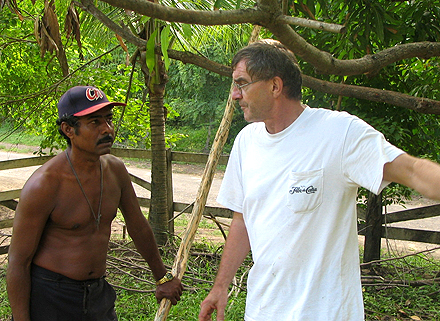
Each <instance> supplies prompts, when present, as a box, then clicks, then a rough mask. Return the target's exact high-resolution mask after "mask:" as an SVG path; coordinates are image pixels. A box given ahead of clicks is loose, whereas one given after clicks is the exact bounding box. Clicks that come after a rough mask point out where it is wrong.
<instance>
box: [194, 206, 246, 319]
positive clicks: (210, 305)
mask: <svg viewBox="0 0 440 321" xmlns="http://www.w3.org/2000/svg"><path fill="white" fill-rule="evenodd" d="M249 251H250V245H249V238H248V234H247V230H246V226H245V224H244V220H243V214H241V213H234V217H233V219H232V223H231V227H230V229H229V234H228V238H227V239H226V245H225V249H224V251H223V255H222V260H221V262H220V268H219V271H218V273H217V277H216V279H215V282H214V286H213V287H212V289H211V292H209V294H208V296H207V297H206V298H205V300H204V301H203V302H202V304H201V309H200V313H199V321H208V320H211V315H212V313H213V312H214V310H217V321H222V320H224V319H225V308H226V304H227V302H228V288H229V284H230V283H231V281H232V278H233V277H234V275H235V273H236V272H237V270H238V268H239V267H240V265H241V264H242V263H243V261H244V259H245V258H246V255H247V254H248V253H249Z"/></svg>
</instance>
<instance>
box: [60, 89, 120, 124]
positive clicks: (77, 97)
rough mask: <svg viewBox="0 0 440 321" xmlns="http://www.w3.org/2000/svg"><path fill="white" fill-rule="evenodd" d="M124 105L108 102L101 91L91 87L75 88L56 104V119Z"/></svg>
mask: <svg viewBox="0 0 440 321" xmlns="http://www.w3.org/2000/svg"><path fill="white" fill-rule="evenodd" d="M125 105H126V104H125V103H119V102H110V101H108V99H107V96H106V95H105V94H104V92H103V91H102V90H99V89H98V88H95V87H92V86H75V87H72V88H70V89H69V90H68V91H66V92H65V93H64V95H62V96H61V98H60V101H59V102H58V117H59V118H61V117H68V116H72V115H73V116H85V115H89V114H91V113H94V112H95V111H97V110H100V109H101V108H104V107H106V106H125Z"/></svg>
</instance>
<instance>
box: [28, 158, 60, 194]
mask: <svg viewBox="0 0 440 321" xmlns="http://www.w3.org/2000/svg"><path fill="white" fill-rule="evenodd" d="M62 155H63V154H60V155H57V156H55V157H54V158H52V159H51V160H49V161H47V162H46V163H45V164H43V165H42V166H41V167H40V168H38V169H37V170H36V171H35V172H34V173H33V174H32V175H31V177H30V178H29V179H28V181H27V182H26V184H25V185H24V187H23V190H26V189H35V188H37V189H41V188H43V189H47V190H53V191H56V190H57V189H58V188H59V184H60V182H62V180H63V178H64V177H65V175H66V166H65V163H63V157H62Z"/></svg>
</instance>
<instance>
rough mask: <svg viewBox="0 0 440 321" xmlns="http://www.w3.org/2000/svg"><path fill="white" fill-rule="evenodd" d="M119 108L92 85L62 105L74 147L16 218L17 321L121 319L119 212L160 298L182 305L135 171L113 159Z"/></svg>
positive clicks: (39, 179) (12, 278)
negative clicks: (114, 233)
mask: <svg viewBox="0 0 440 321" xmlns="http://www.w3.org/2000/svg"><path fill="white" fill-rule="evenodd" d="M115 105H124V104H123V103H115V102H109V101H108V99H107V97H106V96H105V94H104V93H103V92H102V91H100V90H98V89H96V88H94V87H90V86H77V87H73V88H71V89H69V90H68V91H67V92H66V93H65V94H64V95H63V96H62V97H61V99H60V101H59V103H58V115H59V119H58V121H57V124H58V125H59V131H60V134H61V135H63V136H64V137H65V138H66V140H67V142H68V148H67V149H66V150H65V151H64V152H62V153H60V154H59V155H57V156H56V157H54V158H53V159H51V160H50V161H48V162H47V163H46V164H44V165H43V166H41V167H40V168H39V169H38V170H36V171H35V173H34V174H33V175H32V176H31V177H30V178H29V180H28V181H27V182H26V184H25V185H24V187H23V190H22V192H21V196H20V202H19V204H18V207H17V210H16V213H15V218H14V227H13V234H12V239H11V244H10V249H9V265H8V271H7V291H8V295H9V301H10V304H11V309H12V314H13V318H14V320H15V321H22V320H27V321H29V320H32V321H37V320H44V321H53V320H60V321H61V320H62V321H79V320H100V321H101V320H117V317H116V313H115V311H114V302H115V299H116V294H115V291H114V290H113V288H112V287H111V286H110V285H109V284H108V283H107V282H106V280H105V278H104V275H105V271H106V256H107V248H108V243H109V239H110V233H111V223H112V221H113V219H114V218H115V216H116V212H117V209H118V208H119V209H120V210H121V212H122V214H123V216H124V219H125V224H126V225H127V229H128V232H129V234H130V236H131V237H132V239H133V241H134V243H135V245H136V247H137V249H138V251H139V253H140V254H141V255H142V256H143V257H144V259H145V260H146V261H147V263H148V264H149V266H150V268H151V270H152V272H153V276H154V278H155V279H156V281H157V282H156V284H157V285H158V286H157V289H156V298H157V300H158V301H160V300H161V299H162V298H167V299H169V300H171V302H172V304H176V303H177V301H178V300H180V295H181V294H182V285H181V283H180V280H178V279H177V278H174V277H172V275H170V274H169V273H167V270H166V268H165V266H164V264H163V262H162V259H161V257H160V254H159V250H158V248H157V245H156V242H155V239H154V235H153V233H152V230H151V227H150V225H149V223H148V221H147V219H146V218H145V216H144V215H143V214H142V212H141V210H140V208H139V204H138V201H137V198H136V194H135V192H134V189H133V186H132V183H131V181H130V177H129V175H128V172H127V170H126V168H125V166H124V164H123V162H122V161H121V160H119V159H118V158H116V157H115V156H113V155H110V154H109V153H110V148H111V146H112V143H113V139H114V127H113V123H112V117H113V113H112V108H113V107H114V106H115Z"/></svg>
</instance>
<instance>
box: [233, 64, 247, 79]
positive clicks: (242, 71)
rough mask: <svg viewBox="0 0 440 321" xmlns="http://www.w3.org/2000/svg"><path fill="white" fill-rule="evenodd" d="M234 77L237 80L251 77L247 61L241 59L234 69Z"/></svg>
mask: <svg viewBox="0 0 440 321" xmlns="http://www.w3.org/2000/svg"><path fill="white" fill-rule="evenodd" d="M232 78H233V79H234V80H235V81H238V80H244V79H249V74H248V72H247V68H246V62H245V61H244V60H241V61H240V62H239V63H238V64H237V65H236V66H235V68H234V70H233V71H232Z"/></svg>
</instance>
